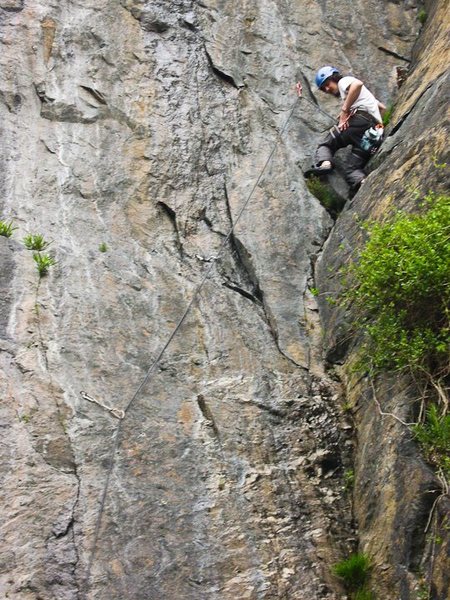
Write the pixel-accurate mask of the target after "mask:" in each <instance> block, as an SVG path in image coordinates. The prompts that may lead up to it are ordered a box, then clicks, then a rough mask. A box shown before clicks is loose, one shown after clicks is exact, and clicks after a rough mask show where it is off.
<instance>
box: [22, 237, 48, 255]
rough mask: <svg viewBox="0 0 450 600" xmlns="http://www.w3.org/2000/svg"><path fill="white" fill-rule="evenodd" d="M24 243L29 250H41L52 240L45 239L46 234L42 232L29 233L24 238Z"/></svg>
mask: <svg viewBox="0 0 450 600" xmlns="http://www.w3.org/2000/svg"><path fill="white" fill-rule="evenodd" d="M23 244H24V246H25V248H27V250H37V251H38V252H41V251H42V250H45V248H47V247H48V246H49V245H50V242H47V241H45V239H44V236H43V235H41V234H40V233H37V234H35V235H33V234H31V233H30V234H28V235H26V236H25V237H24V238H23Z"/></svg>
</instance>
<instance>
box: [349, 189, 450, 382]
mask: <svg viewBox="0 0 450 600" xmlns="http://www.w3.org/2000/svg"><path fill="white" fill-rule="evenodd" d="M423 208H425V209H426V210H425V211H424V212H422V213H420V214H414V215H410V214H403V213H400V212H399V213H397V214H396V215H395V217H394V219H393V220H392V222H389V223H384V224H379V223H376V224H371V225H369V226H368V227H367V229H368V234H369V240H368V242H367V244H366V246H365V247H364V249H363V250H362V252H361V254H360V256H359V261H358V262H357V264H355V265H353V266H352V267H350V268H349V269H348V273H347V274H350V275H352V276H353V277H354V282H355V284H354V285H353V286H351V287H350V288H349V289H348V290H347V291H346V292H345V293H344V297H345V299H346V301H347V302H354V304H355V306H356V309H357V313H358V317H357V319H358V326H362V327H363V328H364V329H365V331H366V332H367V333H368V337H369V342H368V345H367V347H366V358H370V360H371V362H372V364H373V365H374V367H375V368H378V369H393V370H398V369H404V368H406V367H408V368H410V369H411V370H412V371H415V372H417V373H419V374H420V373H424V372H426V373H429V374H432V375H434V376H436V377H437V378H442V377H444V376H446V375H448V373H449V364H448V356H449V347H450V309H449V306H450V304H449V302H450V286H449V281H448V275H449V273H450V243H449V239H450V196H432V195H430V196H428V197H427V198H426V199H425V202H424V204H423Z"/></svg>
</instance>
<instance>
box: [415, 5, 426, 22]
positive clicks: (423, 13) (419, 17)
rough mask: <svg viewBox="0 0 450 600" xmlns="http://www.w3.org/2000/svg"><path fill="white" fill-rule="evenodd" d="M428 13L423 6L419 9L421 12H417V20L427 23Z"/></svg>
mask: <svg viewBox="0 0 450 600" xmlns="http://www.w3.org/2000/svg"><path fill="white" fill-rule="evenodd" d="M427 17H428V14H427V11H426V10H425V9H424V8H421V9H420V10H419V12H418V13H417V20H418V21H419V23H420V24H421V25H424V24H425V21H426V20H427Z"/></svg>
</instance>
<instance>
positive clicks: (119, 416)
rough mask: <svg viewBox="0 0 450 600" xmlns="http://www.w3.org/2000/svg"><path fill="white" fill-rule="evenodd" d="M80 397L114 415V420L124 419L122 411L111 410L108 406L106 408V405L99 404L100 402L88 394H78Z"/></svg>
mask: <svg viewBox="0 0 450 600" xmlns="http://www.w3.org/2000/svg"><path fill="white" fill-rule="evenodd" d="M80 396H81V397H82V398H83V400H87V401H88V402H93V403H94V404H98V405H99V406H101V407H102V408H104V409H105V410H107V411H109V412H110V413H111V414H112V415H114V416H115V417H116V419H124V418H125V413H124V411H123V410H120V409H118V408H111V407H110V406H106V404H103V402H100V400H96V399H95V398H93V397H92V396H89V394H87V393H86V392H80Z"/></svg>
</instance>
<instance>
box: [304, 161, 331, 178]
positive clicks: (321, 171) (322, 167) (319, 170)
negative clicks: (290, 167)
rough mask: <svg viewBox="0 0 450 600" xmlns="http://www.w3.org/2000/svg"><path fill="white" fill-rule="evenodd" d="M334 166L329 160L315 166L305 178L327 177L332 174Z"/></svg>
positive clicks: (308, 171)
mask: <svg viewBox="0 0 450 600" xmlns="http://www.w3.org/2000/svg"><path fill="white" fill-rule="evenodd" d="M332 170H333V165H332V164H331V162H330V161H329V160H324V161H322V162H321V163H320V164H319V165H313V166H312V167H311V168H310V169H308V170H307V171H305V177H311V175H326V174H327V173H331V171H332Z"/></svg>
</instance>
